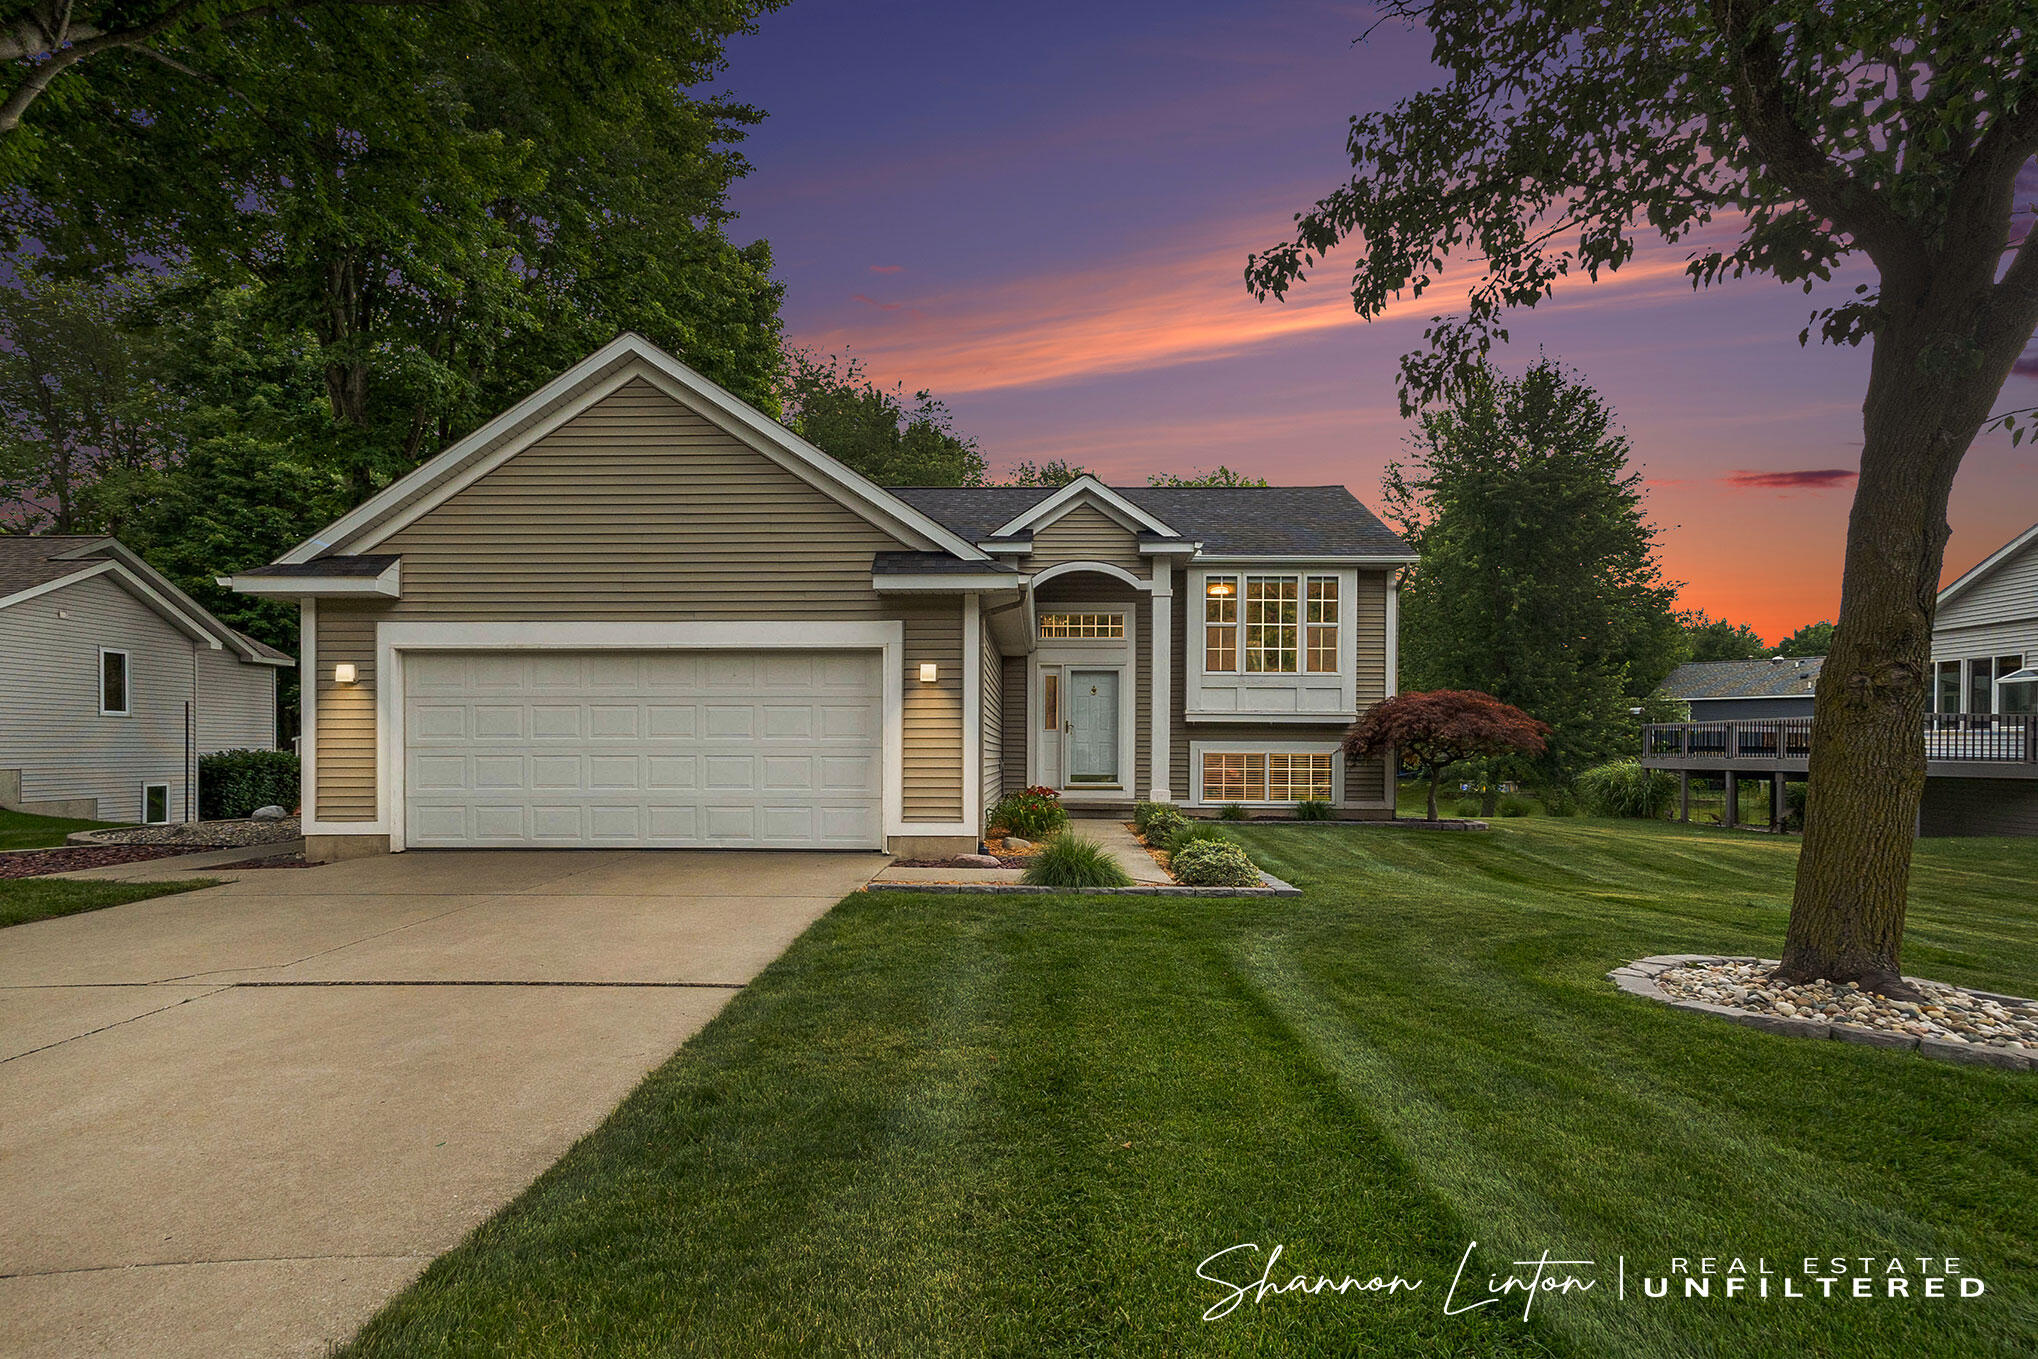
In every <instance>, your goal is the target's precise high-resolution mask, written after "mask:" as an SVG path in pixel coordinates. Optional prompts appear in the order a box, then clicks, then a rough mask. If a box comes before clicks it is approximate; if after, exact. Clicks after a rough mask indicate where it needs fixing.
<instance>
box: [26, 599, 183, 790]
mask: <svg viewBox="0 0 2038 1359" xmlns="http://www.w3.org/2000/svg"><path fill="white" fill-rule="evenodd" d="M59 614H63V615H65V616H64V617H59V616H58V615H59ZM197 645H200V644H196V643H194V642H193V640H192V638H191V636H190V635H189V634H188V633H185V632H182V631H180V630H178V629H177V628H174V627H172V626H171V625H170V624H169V623H168V622H166V621H164V619H163V617H162V616H161V615H160V614H158V613H156V612H155V611H154V610H153V609H151V608H150V607H149V606H148V605H146V604H144V603H142V602H141V601H140V600H138V599H136V598H135V597H134V596H133V595H131V594H129V593H128V592H127V591H126V590H124V589H122V588H121V587H120V586H118V585H116V584H114V583H113V581H112V580H110V579H108V578H107V577H105V576H95V577H93V578H92V579H91V580H84V581H80V582H78V583H77V584H76V585H67V586H65V587H64V588H63V589H61V590H53V591H51V592H50V593H49V594H46V595H42V596H39V597H37V598H35V599H30V600H25V601H24V602H22V603H20V604H16V605H13V606H12V607H10V608H7V609H4V610H0V769H18V770H20V771H21V797H22V801H24V802H44V801H55V800H58V799H66V798H97V799H98V800H99V815H100V817H101V818H102V819H104V820H108V821H138V820H140V819H141V812H142V807H141V786H142V784H143V783H144V782H147V783H167V784H168V785H170V819H171V820H172V821H182V820H184V819H185V806H184V794H185V789H186V786H187V782H188V779H187V775H188V769H187V765H186V761H185V731H184V721H185V716H184V714H185V703H186V702H187V701H188V700H189V699H190V698H191V696H192V671H193V666H194V664H195V656H194V654H193V653H194V649H195V647H196V646H197ZM101 647H108V648H111V649H113V650H115V651H125V652H127V653H128V667H129V675H128V709H129V712H130V714H131V715H130V716H127V717H102V716H100V714H99V648H101Z"/></svg>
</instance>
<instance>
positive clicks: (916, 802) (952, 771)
mask: <svg viewBox="0 0 2038 1359" xmlns="http://www.w3.org/2000/svg"><path fill="white" fill-rule="evenodd" d="M901 612H902V614H903V615H904V619H905V624H906V629H905V631H906V647H905V656H904V657H903V664H904V666H905V672H906V684H905V705H904V716H903V720H902V723H901V730H902V733H903V740H902V745H903V747H904V762H905V784H904V809H905V819H906V820H907V821H909V822H912V821H940V822H957V821H960V820H962V779H963V773H964V771H963V767H962V719H963V690H962V606H961V603H960V601H958V600H955V599H952V598H951V599H944V600H939V601H930V602H928V603H926V604H919V603H915V604H912V605H908V606H906V607H904V608H903V609H902V610H901ZM922 661H933V662H934V663H935V666H936V667H937V668H936V675H937V678H936V680H935V682H934V683H932V684H923V683H921V681H920V663H921V662H922Z"/></svg>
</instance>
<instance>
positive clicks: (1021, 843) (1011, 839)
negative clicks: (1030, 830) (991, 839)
mask: <svg viewBox="0 0 2038 1359" xmlns="http://www.w3.org/2000/svg"><path fill="white" fill-rule="evenodd" d="M1005 848H1006V849H1032V848H1033V842H1032V841H1031V840H1021V839H1020V838H1019V837H1018V836H1016V835H1008V836H1006V837H1005Z"/></svg>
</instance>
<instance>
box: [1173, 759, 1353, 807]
mask: <svg viewBox="0 0 2038 1359" xmlns="http://www.w3.org/2000/svg"><path fill="white" fill-rule="evenodd" d="M1203 800H1204V801H1205V802H1328V801H1329V800H1330V752H1328V751H1322V752H1305V753H1302V754H1283V753H1279V752H1275V751H1226V752H1218V751H1205V752H1204V754H1203Z"/></svg>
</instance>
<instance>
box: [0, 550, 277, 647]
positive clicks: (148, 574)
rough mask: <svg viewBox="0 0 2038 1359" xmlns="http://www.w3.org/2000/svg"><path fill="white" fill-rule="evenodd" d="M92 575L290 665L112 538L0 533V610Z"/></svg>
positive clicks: (215, 642) (194, 627) (202, 630)
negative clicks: (111, 578) (106, 579)
mask: <svg viewBox="0 0 2038 1359" xmlns="http://www.w3.org/2000/svg"><path fill="white" fill-rule="evenodd" d="M97 576H112V577H113V578H114V579H115V580H117V581H119V582H120V584H121V585H122V586H124V587H125V588H126V589H127V591H128V593H130V594H132V595H134V596H135V597H136V598H137V599H139V600H141V601H142V602H143V603H144V604H147V605H148V606H149V607H150V608H152V609H154V610H155V611H156V612H157V613H159V614H161V615H163V616H164V617H165V618H167V619H169V620H170V621H171V622H173V623H176V624H177V625H179V626H180V627H182V628H183V629H184V630H185V631H186V632H189V633H191V634H192V635H193V636H194V637H197V638H198V639H199V640H201V641H203V642H205V643H207V644H208V645H209V646H210V647H211V648H212V649H213V650H215V651H223V650H231V651H234V652H237V653H238V654H239V655H240V657H241V658H242V659H243V660H248V661H253V662H256V663H258V664H262V665H295V664H297V662H295V661H294V660H292V659H291V658H290V657H289V656H287V655H285V654H284V653H283V652H281V651H278V650H277V649H276V648H274V647H272V646H267V645H265V644H263V643H261V642H258V641H256V640H255V639H254V638H252V637H250V636H248V635H247V634H246V633H244V632H239V631H237V630H235V629H233V628H230V627H228V626H227V625H226V624H224V623H222V622H220V621H219V619H217V618H215V617H213V616H212V613H211V612H210V611H209V610H207V609H206V608H205V607H204V606H203V605H201V604H199V602H198V601H197V600H195V599H193V598H191V596H189V595H187V594H185V593H184V592H183V591H182V590H180V589H178V588H177V586H176V585H175V584H174V583H173V582H171V580H170V579H169V578H168V577H166V576H164V575H163V574H162V573H161V572H160V571H158V570H156V569H155V568H154V567H152V566H150V565H149V564H148V563H147V562H145V561H143V560H142V559H141V557H140V556H138V555H136V553H135V552H134V551H133V550H131V549H130V548H128V547H126V546H125V545H124V544H122V543H121V542H120V540H119V539H117V538H109V537H107V536H106V535H104V534H75V533H74V534H63V533H51V534H7V535H0V609H5V608H7V607H8V606H9V605H11V604H18V603H21V602H22V601H24V600H28V599H34V598H36V597H37V596H40V595H45V594H49V593H51V592H52V591H55V590H61V589H64V588H65V587H67V586H70V585H75V584H77V583H78V582H79V581H83V580H90V579H92V578H94V577H97Z"/></svg>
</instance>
